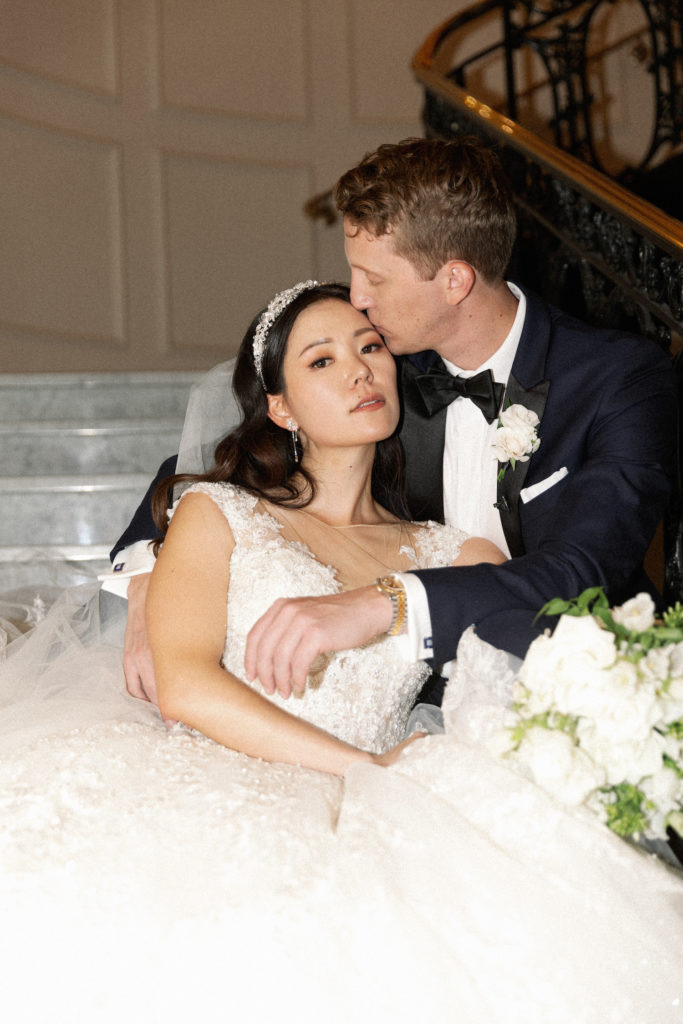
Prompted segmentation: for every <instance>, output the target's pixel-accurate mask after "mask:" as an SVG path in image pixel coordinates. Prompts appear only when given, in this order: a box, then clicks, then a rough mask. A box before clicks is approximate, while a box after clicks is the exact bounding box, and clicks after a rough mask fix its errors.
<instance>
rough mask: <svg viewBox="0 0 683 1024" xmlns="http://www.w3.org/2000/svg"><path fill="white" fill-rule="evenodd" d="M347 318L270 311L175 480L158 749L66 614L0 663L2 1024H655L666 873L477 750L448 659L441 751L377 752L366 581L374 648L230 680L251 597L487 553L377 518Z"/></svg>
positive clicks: (147, 720)
mask: <svg viewBox="0 0 683 1024" xmlns="http://www.w3.org/2000/svg"><path fill="white" fill-rule="evenodd" d="M347 296H348V292H347V291H346V290H345V289H343V288H342V287H340V286H319V285H315V284H313V283H312V282H306V283H305V284H304V285H299V286H295V287H294V288H292V289H289V290H288V291H287V292H285V293H281V294H280V295H279V296H277V297H276V298H275V299H274V300H273V302H272V303H271V304H270V305H269V307H268V308H267V310H266V311H265V312H264V313H263V314H261V316H260V317H259V318H257V320H256V321H255V322H254V324H253V325H252V328H251V329H250V331H249V332H248V334H247V336H246V338H245V341H244V342H243V345H242V348H241V350H240V355H239V357H238V361H237V366H236V369H235V389H236V393H237V395H238V397H239V400H240V402H241V403H242V406H243V411H244V419H243V422H242V424H241V425H240V426H239V427H238V428H237V429H236V430H235V431H234V432H233V433H232V434H231V435H229V436H228V438H226V439H225V441H224V442H222V443H221V445H220V446H219V447H218V449H217V451H216V465H215V467H214V469H213V470H212V471H211V472H210V473H208V474H206V475H204V476H202V477H201V478H192V479H181V480H176V483H177V484H178V485H179V486H184V487H185V490H184V491H183V494H182V496H181V497H180V498H179V500H178V501H177V502H176V503H175V505H174V507H173V510H172V514H171V523H170V526H169V529H168V533H167V535H166V537H165V540H164V544H163V547H162V548H161V551H160V553H159V558H158V561H157V566H156V568H155V571H154V573H153V578H152V582H151V586H150V592H149V597H148V624H149V633H150V639H151V645H152V650H153V656H154V664H155V670H156V677H157V685H158V699H159V704H160V708H161V711H162V714H163V715H164V716H165V717H167V718H170V719H176V720H177V721H178V722H179V723H182V724H177V725H175V726H174V727H173V728H171V729H170V730H167V729H166V728H165V727H164V725H163V723H162V721H161V719H160V717H159V714H158V712H157V711H156V709H155V708H154V707H153V705H152V704H151V703H146V702H143V701H139V700H136V699H134V698H133V697H131V696H129V695H128V694H127V693H126V691H125V686H124V683H123V677H122V672H121V667H120V656H121V650H120V642H119V635H118V633H117V631H116V628H115V626H111V625H110V624H109V622H108V620H107V619H106V617H99V618H98V599H97V597H94V598H93V599H92V600H90V601H89V602H85V601H84V600H83V599H82V597H81V596H79V595H75V594H73V593H69V594H66V595H64V597H63V598H62V600H61V602H59V603H58V605H57V606H56V607H55V608H54V610H53V611H52V613H51V614H50V615H48V617H47V618H46V619H45V620H44V621H43V622H42V623H41V624H39V626H37V627H36V628H35V630H34V631H33V632H32V633H31V634H30V635H29V636H28V637H24V638H20V639H18V640H16V641H14V642H12V643H11V644H10V645H9V648H8V654H7V657H6V659H5V661H4V662H3V663H2V664H1V665H0V701H1V702H2V711H1V714H0V751H1V752H2V753H3V754H4V757H3V758H2V761H0V801H1V802H2V808H3V828H2V830H0V909H1V910H2V920H3V929H2V931H1V932H0V934H1V935H2V938H1V939H0V962H2V964H3V968H4V979H5V980H4V983H3V1000H4V1002H5V1005H6V1006H8V1007H9V1006H11V1007H12V1020H13V1021H26V1022H32V1024H35V1022H38V1021H42V1020H47V1019H49V1020H51V1021H67V1020H68V1021H72V1020H73V1019H78V1018H80V1019H85V1020H92V1021H97V1022H100V1021H112V1022H113V1021H116V1022H120V1021H121V1020H123V1019H126V1020H130V1021H134V1022H138V1021H139V1022H141V1024H142V1022H145V1024H147V1022H154V1021H159V1022H161V1021H164V1022H168V1021H176V1020H178V1021H179V1020H185V1019H187V1018H188V1016H189V1015H191V1016H192V1018H193V1019H201V1018H202V1017H203V1016H206V1017H208V1018H210V1019H212V1020H226V1021H227V1020H235V1019H240V1018H241V1017H242V1016H244V1017H245V1018H248V1019H250V1020H265V1019H267V1018H270V1017H274V1016H275V1015H277V1017H278V1019H281V1018H283V1017H284V1019H289V1018H290V1017H294V1016H296V1018H297V1019H298V1020H300V1021H304V1022H308V1021H310V1022H313V1021H319V1020H322V1019H324V1020H326V1021H339V1022H342V1021H348V1020H349V1019H351V1018H352V1017H356V1018H358V1017H359V1018H360V1019H361V1020H365V1019H378V1020H379V1021H389V1020H391V1021H394V1020H399V1021H404V1020H405V1021H408V1020H413V1019H424V1020H430V1021H431V1020H433V1021H438V1022H440V1021H449V1022H450V1021H459V1022H463V1024H474V1022H475V1021H476V1022H477V1024H478V1022H480V1021H485V1022H487V1024H489V1022H490V1024H502V1022H505V1024H507V1022H518V1024H529V1022H531V1021H533V1022H536V1021H542V1022H543V1024H546V1022H548V1024H554V1022H557V1024H570V1022H571V1024H577V1022H581V1024H588V1022H593V1021H595V1022H601V1024H602V1022H604V1021H614V1022H621V1021H623V1022H626V1021H628V1022H629V1024H635V1022H638V1021H643V1022H648V1024H662V1022H668V1021H672V1022H673V1021H679V1020H681V1016H682V1014H683V1002H682V1000H683V991H682V988H683V980H682V979H683V969H682V968H683V925H682V922H681V916H682V914H683V887H682V886H681V882H680V878H679V877H678V876H677V875H676V874H675V873H674V872H671V871H669V870H668V869H667V868H666V867H665V866H663V865H662V864H660V863H659V862H654V861H653V860H652V859H651V858H648V857H646V856H645V855H644V854H642V853H641V852H640V851H638V850H635V849H633V848H631V847H630V846H628V845H627V844H626V843H624V842H623V841H621V840H619V839H618V838H617V837H616V836H614V835H613V834H612V833H610V832H609V831H608V830H607V829H605V827H604V826H602V825H601V824H599V823H598V822H596V821H594V820H593V819H592V818H589V817H585V816H583V814H582V813H581V812H580V811H576V810H574V811H569V810H567V809H565V808H563V807H560V806H559V805H558V804H556V803H555V802H554V801H553V800H552V799H551V797H549V796H548V795H547V794H545V793H544V792H542V791H540V790H539V789H538V788H537V787H536V786H534V785H533V784H532V783H531V782H529V781H528V780H526V779H524V778H522V777H520V776H517V775H515V774H514V773H513V772H512V771H510V770H509V769H508V768H507V767H506V766H505V765H504V764H503V763H501V762H499V761H497V760H495V759H494V758H493V757H492V756H490V755H489V754H488V753H487V751H486V748H485V746H484V743H483V739H484V737H485V735H486V733H487V730H488V729H489V728H490V727H492V726H495V725H496V724H497V722H499V721H500V716H501V714H502V709H503V708H504V704H505V700H506V698H507V695H508V693H509V691H510V687H511V683H512V678H513V674H514V672H513V668H512V666H511V665H510V663H509V659H508V657H507V656H506V655H505V654H504V653H503V652H500V651H496V650H495V649H493V648H491V647H488V646H487V645H485V644H483V643H481V642H480V641H479V640H478V639H477V638H476V636H475V635H474V634H473V633H471V632H469V633H467V634H466V635H465V637H464V638H463V640H462V642H461V646H460V650H459V653H458V663H457V669H456V671H455V674H454V677H453V679H452V680H451V682H450V684H449V686H448V688H447V691H446V697H445V700H444V720H445V728H446V731H445V734H444V735H430V736H426V737H421V738H415V737H414V736H413V737H410V738H408V739H407V740H405V739H404V735H405V726H406V720H407V718H408V714H409V711H410V708H411V706H412V704H413V702H414V701H415V698H416V696H417V694H418V692H419V690H420V687H421V685H422V683H423V681H424V674H425V671H426V670H425V669H424V668H423V667H422V666H420V665H411V664H409V663H407V662H406V661H405V659H404V657H403V655H402V642H403V641H402V636H401V625H402V621H401V620H402V608H401V603H400V600H398V599H396V600H395V601H394V600H392V598H391V588H389V594H387V593H386V590H385V589H383V588H386V584H381V585H380V590H381V591H382V592H381V593H380V592H379V591H378V594H377V601H376V605H377V615H378V621H377V626H378V632H379V631H380V630H381V629H384V631H385V635H384V636H382V637H380V638H378V639H377V640H376V641H374V642H372V643H370V644H368V645H366V646H364V647H362V648H358V649H355V650H352V651H345V652H340V653H338V654H332V655H330V656H329V657H321V658H320V659H319V660H318V662H317V663H316V664H315V665H314V669H313V672H312V674H311V676H310V677H309V679H308V685H307V686H306V689H305V690H304V691H302V692H297V691H296V690H295V691H294V692H293V693H292V694H291V696H289V698H284V697H282V696H281V695H279V694H275V693H271V692H266V690H265V688H264V687H262V686H261V684H260V683H259V681H258V680H248V679H246V678H245V671H244V652H245V642H246V636H247V633H248V631H249V629H250V628H251V626H252V624H253V623H254V622H255V621H256V620H257V619H258V618H259V617H260V615H261V614H262V613H263V611H264V609H265V608H267V607H268V606H269V605H270V604H271V603H272V602H273V601H274V600H276V599H278V598H279V597H284V596H287V597H292V596H294V597H296V596H301V597H304V596H305V595H309V594H316V593H317V594H334V593H339V594H340V595H341V597H340V599H341V600H343V592H344V590H345V589H347V588H352V587H357V586H362V585H367V586H375V585H376V584H374V583H373V581H374V580H376V579H377V578H385V577H386V576H387V575H388V574H391V572H395V571H400V570H403V569H408V568H411V567H414V566H415V565H419V566H438V565H443V564H446V563H450V562H456V564H467V562H468V561H469V562H471V561H476V560H480V559H490V560H499V559H501V558H502V556H501V555H500V553H499V552H498V551H497V549H495V548H493V546H492V545H489V544H488V543H487V542H484V541H480V540H476V539H467V538H465V536H464V535H463V534H462V533H460V532H459V531H457V530H455V529H453V528H449V527H444V526H437V525H435V524H410V523H406V522H403V521H402V520H400V519H398V518H397V516H396V515H395V514H393V513H392V512H390V511H389V510H388V508H387V507H386V504H383V503H382V502H381V501H380V495H381V496H383V497H385V496H386V495H392V494H396V481H397V479H398V477H399V475H400V457H399V454H398V452H397V450H396V443H395V441H394V440H393V439H392V436H391V435H392V434H393V431H394V429H395V427H396V424H397V420H398V415H399V408H398V400H397V394H396V387H395V377H394V368H393V360H392V358H391V356H390V354H389V353H388V351H387V350H386V348H385V347H384V345H383V342H382V340H381V338H380V337H379V335H377V334H376V333H375V331H374V329H373V328H372V325H371V324H369V322H368V321H367V320H366V318H365V317H364V315H363V314H361V313H358V312H357V311H355V310H354V309H353V308H352V307H351V306H350V304H349V303H348V298H347ZM186 485H189V486H186ZM166 498H167V492H165V493H161V494H159V496H158V500H157V512H158V515H159V517H160V519H165V517H166V512H165V508H166ZM397 511H399V512H400V509H397ZM270 689H272V687H270Z"/></svg>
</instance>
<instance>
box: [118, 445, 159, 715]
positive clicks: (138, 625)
mask: <svg viewBox="0 0 683 1024" xmlns="http://www.w3.org/2000/svg"><path fill="white" fill-rule="evenodd" d="M177 461H178V456H177V455H173V456H172V457H171V458H169V459H166V461H165V462H163V463H162V464H161V466H160V467H159V469H158V471H157V475H156V476H155V478H154V480H153V481H152V483H151V484H150V486H149V487H148V489H147V493H146V494H145V496H144V498H143V499H142V501H141V502H140V504H139V505H138V507H137V509H136V511H135V514H134V515H133V518H132V520H131V522H130V523H129V525H128V526H127V527H126V529H125V530H124V532H123V533H122V534H121V536H120V537H119V539H118V540H117V542H116V544H115V545H114V547H113V548H112V551H111V554H110V558H111V561H112V564H113V569H112V572H111V573H110V574H109V575H108V576H106V577H100V579H103V580H104V582H103V584H102V587H103V589H105V590H114V591H115V592H116V593H118V594H120V595H121V596H125V597H127V598H128V611H127V617H126V630H125V634H124V640H123V673H124V676H125V678H126V688H127V689H128V692H129V693H130V694H131V695H132V696H133V697H138V698H140V699H141V700H149V701H151V702H152V703H153V704H156V703H157V692H156V680H155V676H154V665H153V663H152V654H151V651H150V648H149V642H148V640H147V626H146V622H145V605H146V602H147V588H148V587H149V581H150V575H151V571H152V569H153V567H154V556H153V555H152V552H151V551H150V549H149V542H150V541H153V540H156V539H157V538H158V537H160V536H161V533H160V531H159V529H158V527H157V525H156V523H155V522H154V517H153V516H152V498H153V496H154V492H155V490H156V489H157V487H158V485H159V484H160V483H161V481H162V480H164V479H165V478H166V477H168V476H172V475H173V473H175V470H176V463H177Z"/></svg>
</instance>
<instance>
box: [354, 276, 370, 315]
mask: <svg viewBox="0 0 683 1024" xmlns="http://www.w3.org/2000/svg"><path fill="white" fill-rule="evenodd" d="M351 305H352V306H353V307H354V308H355V309H369V308H370V306H371V305H372V297H371V296H370V295H368V290H367V288H363V287H362V282H361V281H360V280H359V278H358V275H356V274H354V273H353V272H352V273H351Z"/></svg>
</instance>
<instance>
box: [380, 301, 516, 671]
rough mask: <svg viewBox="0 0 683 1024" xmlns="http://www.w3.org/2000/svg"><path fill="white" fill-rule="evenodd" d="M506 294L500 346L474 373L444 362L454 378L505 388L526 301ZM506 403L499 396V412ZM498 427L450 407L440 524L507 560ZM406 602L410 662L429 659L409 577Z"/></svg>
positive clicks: (426, 631)
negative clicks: (487, 373)
mask: <svg viewBox="0 0 683 1024" xmlns="http://www.w3.org/2000/svg"><path fill="white" fill-rule="evenodd" d="M508 288H509V289H510V291H511V292H512V294H513V295H514V296H515V298H516V299H517V302H518V305H517V313H516V315H515V319H514V323H513V324H512V327H511V329H510V333H509V334H508V335H507V337H506V338H505V340H504V341H503V343H502V345H501V346H500V347H499V348H498V349H496V351H495V352H494V353H493V355H492V356H491V357H490V359H487V360H486V362H485V363H482V364H481V366H478V367H477V368H476V369H475V370H462V369H460V367H458V366H456V365H454V364H453V363H449V362H447V361H446V360H445V359H444V364H445V366H446V368H447V369H448V371H449V372H450V373H452V374H453V375H454V376H461V377H472V376H473V375H474V374H475V373H480V372H481V371H482V370H491V372H492V373H493V376H494V378H495V380H496V381H497V382H499V383H501V384H505V385H507V382H508V378H509V376H510V371H511V370H512V364H513V362H514V359H515V355H516V354H517V346H518V344H519V339H520V337H521V335H522V328H523V326H524V318H525V315H526V298H525V296H524V294H523V293H522V292H520V290H519V289H518V288H516V287H515V285H513V284H511V283H510V282H509V281H508ZM504 403H505V397H504V396H503V406H504ZM497 429H498V421H497V420H494V421H493V423H487V422H486V418H485V417H484V415H483V413H482V412H481V410H480V409H478V408H477V406H476V405H475V404H474V402H472V401H471V400H470V399H469V398H465V397H463V396H460V397H458V398H456V399H455V400H454V401H453V402H451V404H450V405H449V406H448V412H447V413H446V434H445V445H444V457H443V496H444V518H445V520H446V522H447V523H448V524H449V525H450V524H452V525H454V526H457V527H459V528H460V529H461V530H464V531H465V532H466V533H467V534H469V535H470V536H471V537H485V538H486V539H487V540H490V541H492V542H493V543H494V544H496V545H497V546H498V547H499V548H500V549H501V551H503V552H504V553H505V554H506V555H509V554H510V550H509V548H508V546H507V541H506V540H505V534H504V533H503V527H502V524H501V521H500V514H499V512H498V509H497V508H495V507H494V502H495V501H496V499H497V476H498V463H497V461H496V458H495V455H493V452H492V449H491V446H492V444H493V443H494V441H495V434H496V431H497ZM399 575H400V578H401V580H402V581H403V583H404V586H405V588H406V594H407V597H408V638H409V640H408V644H407V645H406V650H407V652H409V657H410V658H411V660H414V659H416V658H417V659H420V658H429V657H431V650H432V624H431V619H430V615H429V604H428V601H427V595H426V593H425V589H424V587H423V586H422V583H421V582H420V580H419V579H418V578H417V576H414V575H413V574H412V573H400V574H399Z"/></svg>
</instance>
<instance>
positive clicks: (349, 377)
mask: <svg viewBox="0 0 683 1024" xmlns="http://www.w3.org/2000/svg"><path fill="white" fill-rule="evenodd" d="M283 369H284V378H285V392H284V394H283V395H282V396H277V397H276V396H270V398H271V400H273V401H271V415H272V413H273V412H274V411H276V412H278V411H279V413H280V414H281V416H282V417H283V418H284V419H285V420H286V419H287V418H289V417H291V419H293V420H294V422H295V423H296V424H297V427H298V429H299V434H300V436H301V439H302V442H303V443H304V447H306V445H307V443H308V444H311V445H314V446H315V447H317V448H323V447H333V448H336V447H347V446H350V445H358V444H371V443H374V442H376V441H381V440H383V439H384V438H385V437H389V436H390V434H392V433H393V432H394V430H395V429H396V425H397V423H398V417H399V402H398V392H397V388H396V364H395V362H394V358H393V356H392V355H391V353H390V352H389V350H388V348H387V347H386V345H385V344H384V341H383V340H382V338H381V336H380V335H379V334H378V333H377V331H376V330H375V328H374V327H373V326H372V324H371V323H370V321H369V320H368V319H367V317H366V316H365V314H364V313H360V312H358V310H356V309H354V308H353V306H351V305H350V303H347V302H343V301H341V300H340V299H324V300H322V301H320V302H316V303H314V305H312V306H308V308H306V309H304V310H303V312H302V313H300V314H299V316H298V317H297V319H296V321H295V323H294V326H293V328H292V330H291V332H290V335H289V339H288V342H287V351H286V353H285V359H284V367H283ZM277 398H279V399H280V403H281V406H280V407H278V402H277ZM273 418H275V417H273ZM281 425H282V426H286V422H284V423H281Z"/></svg>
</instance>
